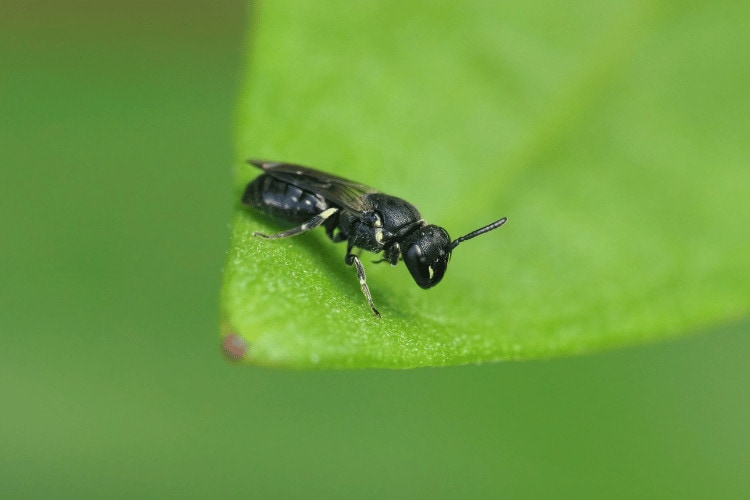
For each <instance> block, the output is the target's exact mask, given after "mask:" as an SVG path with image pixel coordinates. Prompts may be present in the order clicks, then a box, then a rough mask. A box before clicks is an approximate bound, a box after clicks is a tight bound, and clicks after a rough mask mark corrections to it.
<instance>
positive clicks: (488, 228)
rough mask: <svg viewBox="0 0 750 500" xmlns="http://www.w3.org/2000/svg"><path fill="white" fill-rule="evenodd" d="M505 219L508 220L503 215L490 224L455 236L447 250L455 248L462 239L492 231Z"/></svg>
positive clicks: (450, 250)
mask: <svg viewBox="0 0 750 500" xmlns="http://www.w3.org/2000/svg"><path fill="white" fill-rule="evenodd" d="M507 220H508V218H507V217H503V218H502V219H500V220H496V221H495V222H493V223H492V224H488V225H486V226H484V227H480V228H479V229H477V230H476V231H472V232H470V233H469V234H465V235H464V236H461V237H460V238H456V239H455V240H453V241H451V244H450V245H448V251H449V252H452V251H453V249H454V248H456V247H457V246H458V244H459V243H461V242H463V241H466V240H470V239H472V238H474V237H476V236H479V235H480V234H484V233H487V232H489V231H492V230H493V229H497V228H499V227H500V226H502V225H503V224H505V222H506V221H507Z"/></svg>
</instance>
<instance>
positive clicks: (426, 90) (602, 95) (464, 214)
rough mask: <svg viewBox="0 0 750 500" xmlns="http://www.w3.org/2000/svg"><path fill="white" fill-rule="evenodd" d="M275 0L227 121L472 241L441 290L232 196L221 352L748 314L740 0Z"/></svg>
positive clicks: (383, 352)
mask: <svg viewBox="0 0 750 500" xmlns="http://www.w3.org/2000/svg"><path fill="white" fill-rule="evenodd" d="M436 5H437V4H434V3H432V2H427V1H424V2H400V1H399V2H396V1H393V2H349V1H338V2H323V3H317V2H315V3H314V2H267V3H259V4H258V7H257V8H255V9H254V10H253V13H252V17H253V20H252V23H251V32H250V34H249V37H248V40H249V44H248V46H249V51H248V56H247V68H248V69H247V73H246V77H245V80H244V83H243V86H242V96H241V100H240V103H239V109H238V119H237V137H236V141H237V152H238V155H237V161H236V169H235V174H236V175H235V189H234V196H235V199H237V200H239V197H240V196H241V193H242V189H243V187H244V185H245V184H246V183H247V182H249V181H250V180H252V178H254V177H255V176H256V175H257V174H258V171H257V170H256V169H254V168H253V167H251V166H249V165H245V164H244V160H245V159H246V158H248V157H259V158H265V159H270V160H283V161H291V162H296V163H301V164H304V165H309V166H311V167H314V168H318V169H321V170H325V171H328V172H331V173H333V174H336V175H340V176H343V177H346V178H350V179H353V180H356V181H358V182H362V183H365V184H368V185H371V186H373V187H376V188H377V189H380V190H382V191H383V192H386V193H389V194H393V195H396V196H399V197H402V198H404V199H406V200H408V201H410V202H412V203H414V204H415V205H416V206H418V207H419V209H420V211H421V212H422V215H423V216H424V218H425V219H426V220H427V221H428V222H430V223H435V224H438V225H441V226H443V227H445V228H446V229H447V230H448V232H449V233H450V234H451V235H453V236H458V235H460V234H464V233H466V232H468V231H470V230H473V229H475V228H477V227H479V226H481V225H484V224H486V223H489V222H491V221H493V220H495V219H497V218H499V217H501V216H507V217H508V219H509V221H508V223H507V224H506V225H505V226H504V227H503V228H502V229H499V230H497V231H494V232H491V233H488V234H486V235H483V236H481V237H479V238H477V239H474V240H472V241H471V242H467V243H465V244H464V245H461V247H459V248H458V249H457V250H456V252H454V255H453V258H452V260H451V263H450V266H449V269H448V271H447V273H446V276H445V278H444V279H443V281H442V283H441V284H440V286H438V287H436V288H434V289H430V290H428V291H425V290H422V289H420V288H418V287H417V286H416V285H415V284H414V283H413V282H412V280H411V278H410V276H409V274H408V272H407V270H406V269H405V267H404V266H403V265H402V264H401V265H399V266H398V267H396V268H392V267H391V266H388V265H384V264H379V265H375V264H371V263H370V261H371V260H375V259H377V258H378V257H377V256H375V255H372V259H370V258H369V257H370V254H363V262H364V264H365V267H366V269H367V276H368V283H369V285H370V287H371V290H372V294H373V297H374V300H375V303H376V305H377V306H378V308H379V309H380V311H381V313H382V315H383V318H382V320H377V319H375V318H374V317H373V315H372V314H371V313H370V311H369V309H368V307H367V304H366V302H365V300H364V298H363V296H362V293H361V292H360V289H359V284H358V281H357V278H356V274H355V271H354V270H353V269H352V268H350V267H348V266H346V265H345V264H344V261H343V256H344V251H345V249H344V247H343V245H342V244H339V245H334V244H333V243H331V242H330V241H329V240H327V238H326V236H325V234H323V231H322V230H320V229H319V230H316V231H313V232H310V233H306V234H304V235H301V236H298V237H294V238H290V239H286V240H276V241H263V240H259V239H257V238H253V237H252V232H253V231H264V232H269V231H270V232H273V231H279V230H281V229H282V228H284V227H288V226H280V225H278V224H277V223H274V222H272V221H269V220H268V219H266V218H265V217H263V216H262V215H261V214H258V213H257V212H253V211H251V210H245V209H242V208H240V207H239V206H238V207H237V209H236V210H235V213H234V216H233V220H232V237H231V244H230V250H229V255H228V260H227V264H226V268H225V270H224V285H223V289H222V306H221V307H222V323H221V334H222V336H223V338H224V346H225V350H226V351H227V353H228V354H229V355H230V356H232V357H237V358H241V359H242V360H243V361H244V362H249V363H258V364H265V365H276V366H283V367H294V368H365V367H388V368H410V367H417V366H428V365H440V366H442V365H457V364H463V363H479V362H485V361H493V360H505V359H532V358H550V357H556V356H566V355H571V354H577V353H585V352H590V351H594V350H599V349H610V348H615V347H619V346H624V345H630V344H638V343H644V342H649V341H654V340H659V339H664V338H668V337H676V336H679V335H684V334H686V333H689V332H695V331H697V330H700V329H701V328H704V327H706V326H709V325H713V324H716V323H719V322H725V321H728V320H731V319H734V318H738V317H741V316H745V315H747V314H748V311H749V310H750V258H749V257H748V256H750V237H749V236H748V227H747V226H748V221H747V220H748V216H749V215H750V196H748V189H749V188H750V165H749V164H748V163H749V161H748V159H749V158H750V154H748V153H750V148H749V147H748V144H749V143H750V141H748V137H750V125H749V124H748V123H749V122H748V116H750V113H749V112H750V106H749V105H748V104H749V103H750V93H748V91H747V89H748V88H750V65H749V64H748V58H747V54H748V53H750V40H749V37H748V30H747V29H746V26H747V25H748V21H749V20H750V19H749V18H750V16H749V15H748V14H749V10H750V7H749V5H750V4H742V3H739V2H738V3H732V4H730V5H725V6H723V7H722V8H718V7H715V6H714V5H713V4H704V3H694V4H691V3H687V2H685V3H681V4H680V8H679V9H677V8H671V7H670V6H671V5H672V3H671V2H647V1H642V2H640V1H629V2H628V1H626V2H621V3H616V4H614V3H605V4H604V5H601V4H598V3H596V2H579V3H576V4H573V5H571V4H569V3H566V4H549V3H548V2H541V1H540V2H531V3H529V2H528V1H524V2H481V1H476V2H458V3H449V4H440V6H436Z"/></svg>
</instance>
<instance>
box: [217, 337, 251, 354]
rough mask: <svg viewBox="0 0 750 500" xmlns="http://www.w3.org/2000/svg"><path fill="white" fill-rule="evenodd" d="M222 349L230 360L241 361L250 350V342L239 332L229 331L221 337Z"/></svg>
mask: <svg viewBox="0 0 750 500" xmlns="http://www.w3.org/2000/svg"><path fill="white" fill-rule="evenodd" d="M221 349H222V351H223V352H224V356H226V358H227V359H228V360H229V361H241V360H243V359H244V358H245V355H246V354H247V351H248V343H247V340H245V338H244V337H242V336H241V335H239V334H237V333H229V334H227V335H224V337H223V338H222V339H221Z"/></svg>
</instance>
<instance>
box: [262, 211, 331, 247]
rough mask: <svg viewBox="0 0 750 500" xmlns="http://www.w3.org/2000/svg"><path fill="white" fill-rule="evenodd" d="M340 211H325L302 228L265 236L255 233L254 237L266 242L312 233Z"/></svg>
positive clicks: (298, 227)
mask: <svg viewBox="0 0 750 500" xmlns="http://www.w3.org/2000/svg"><path fill="white" fill-rule="evenodd" d="M338 211H339V209H338V208H329V209H328V210H323V211H322V212H320V213H319V214H318V215H316V216H315V217H313V218H312V219H310V220H309V221H307V222H305V223H304V224H302V225H301V226H297V227H293V228H292V229H287V230H286V231H282V232H280V233H276V234H265V233H261V232H258V231H255V232H254V233H253V236H256V237H258V238H263V239H266V240H277V239H279V238H289V237H290V236H297V235H298V234H302V233H304V232H306V231H310V230H311V229H315V228H316V227H318V226H320V225H321V224H323V223H324V222H325V221H326V219H328V218H329V217H331V216H332V215H333V214H335V213H336V212H338Z"/></svg>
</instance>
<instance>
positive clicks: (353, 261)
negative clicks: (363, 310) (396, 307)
mask: <svg viewBox="0 0 750 500" xmlns="http://www.w3.org/2000/svg"><path fill="white" fill-rule="evenodd" d="M349 250H350V251H349V253H347V254H346V257H344V261H345V262H346V265H348V266H354V267H355V268H356V269H357V276H358V277H359V286H360V287H361V288H362V293H364V294H365V298H366V299H367V303H368V304H370V309H372V313H373V314H374V315H375V317H376V318H378V319H380V312H379V311H378V310H377V309H375V304H374V303H373V302H372V295H370V288H369V287H368V286H367V277H366V276H365V268H364V266H362V261H360V260H359V257H357V256H356V255H354V254H353V253H351V249H349Z"/></svg>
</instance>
